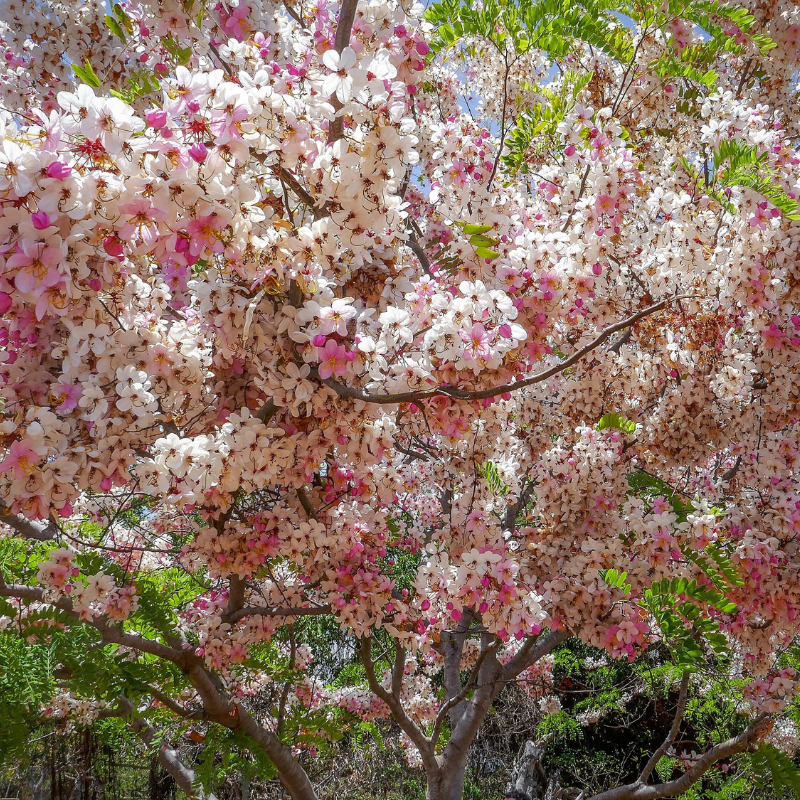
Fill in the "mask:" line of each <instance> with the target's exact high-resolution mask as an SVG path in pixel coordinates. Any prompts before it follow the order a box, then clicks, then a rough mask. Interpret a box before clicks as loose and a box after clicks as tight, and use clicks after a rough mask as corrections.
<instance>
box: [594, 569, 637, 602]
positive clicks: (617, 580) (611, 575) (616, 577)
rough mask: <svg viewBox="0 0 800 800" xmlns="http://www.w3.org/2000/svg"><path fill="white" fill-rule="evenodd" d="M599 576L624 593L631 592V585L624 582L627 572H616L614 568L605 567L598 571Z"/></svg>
mask: <svg viewBox="0 0 800 800" xmlns="http://www.w3.org/2000/svg"><path fill="white" fill-rule="evenodd" d="M600 577H601V578H602V579H603V580H604V581H605V582H606V583H607V584H608V585H609V586H613V587H615V588H617V589H619V590H620V591H621V592H622V593H623V594H624V595H626V596H627V595H629V594H630V593H631V585H630V584H629V583H625V581H626V580H627V578H628V573H627V572H617V570H615V569H606V570H602V571H601V572H600Z"/></svg>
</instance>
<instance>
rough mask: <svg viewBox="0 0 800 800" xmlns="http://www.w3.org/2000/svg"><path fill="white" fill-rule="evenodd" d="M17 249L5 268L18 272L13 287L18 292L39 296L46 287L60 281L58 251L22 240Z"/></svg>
mask: <svg viewBox="0 0 800 800" xmlns="http://www.w3.org/2000/svg"><path fill="white" fill-rule="evenodd" d="M17 247H18V249H17V253H16V254H15V255H13V256H11V258H9V259H8V261H7V262H6V267H7V269H8V270H18V272H17V274H16V277H15V279H14V285H15V286H16V287H17V289H19V291H21V292H24V293H25V294H28V293H30V292H32V293H34V294H36V295H39V294H41V292H43V291H44V290H45V289H46V288H47V287H48V286H53V285H55V284H56V283H58V281H59V280H61V274H60V273H59V271H58V265H59V264H60V263H61V251H60V250H58V249H57V248H55V247H48V246H47V245H46V244H44V243H43V242H33V241H30V240H29V239H23V241H22V242H21V244H19V245H18V246H17ZM20 251H21V252H20Z"/></svg>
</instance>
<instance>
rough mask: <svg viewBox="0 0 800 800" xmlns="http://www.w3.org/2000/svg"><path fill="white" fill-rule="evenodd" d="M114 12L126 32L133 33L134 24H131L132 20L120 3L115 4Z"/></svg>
mask: <svg viewBox="0 0 800 800" xmlns="http://www.w3.org/2000/svg"><path fill="white" fill-rule="evenodd" d="M112 10H113V12H114V14H115V15H116V17H117V19H118V20H119V21H120V22H121V23H122V25H123V27H124V28H125V30H126V31H127V32H128V33H133V23H132V22H131V18H130V17H129V16H128V15H127V13H126V12H125V9H124V8H123V7H122V6H121V5H120V4H119V3H115V4H114V6H113V8H112Z"/></svg>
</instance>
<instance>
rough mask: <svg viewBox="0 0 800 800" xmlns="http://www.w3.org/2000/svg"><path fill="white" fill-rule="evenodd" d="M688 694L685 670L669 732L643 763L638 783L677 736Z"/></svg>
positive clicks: (686, 672) (650, 770)
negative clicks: (645, 762)
mask: <svg viewBox="0 0 800 800" xmlns="http://www.w3.org/2000/svg"><path fill="white" fill-rule="evenodd" d="M688 696H689V672H688V671H685V672H684V673H683V675H682V677H681V688H680V693H679V694H678V708H677V709H676V711H675V719H674V720H673V721H672V727H671V728H670V731H669V733H668V734H667V738H666V739H665V740H664V743H663V744H662V745H661V747H659V748H658V750H656V751H655V753H653V755H652V756H650V759H649V761H648V762H647V764H645V767H644V769H643V770H642V774H641V775H640V776H639V782H640V783H647V779H648V778H649V777H650V774H651V773H652V771H653V770H654V769H655V768H656V764H658V762H659V761H660V760H661V756H663V755H664V753H666V752H667V750H669V746H670V745H671V744H672V743H673V742H674V741H675V739H677V738H678V731H679V730H680V728H681V722H682V721H683V715H684V713H685V712H686V700H687V698H688Z"/></svg>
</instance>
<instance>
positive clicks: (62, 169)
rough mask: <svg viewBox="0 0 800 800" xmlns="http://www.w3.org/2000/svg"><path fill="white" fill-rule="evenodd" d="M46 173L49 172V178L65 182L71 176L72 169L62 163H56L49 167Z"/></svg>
mask: <svg viewBox="0 0 800 800" xmlns="http://www.w3.org/2000/svg"><path fill="white" fill-rule="evenodd" d="M45 172H47V177H48V178H56V180H59V181H63V180H65V179H66V178H68V177H69V176H70V173H71V172H72V167H68V166H67V165H66V164H62V163H61V162H60V161H54V162H53V163H52V164H49V165H48V167H47V169H46V170H45Z"/></svg>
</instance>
